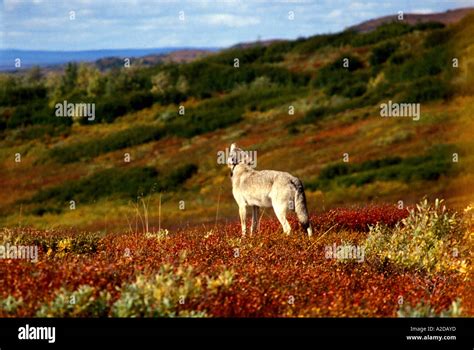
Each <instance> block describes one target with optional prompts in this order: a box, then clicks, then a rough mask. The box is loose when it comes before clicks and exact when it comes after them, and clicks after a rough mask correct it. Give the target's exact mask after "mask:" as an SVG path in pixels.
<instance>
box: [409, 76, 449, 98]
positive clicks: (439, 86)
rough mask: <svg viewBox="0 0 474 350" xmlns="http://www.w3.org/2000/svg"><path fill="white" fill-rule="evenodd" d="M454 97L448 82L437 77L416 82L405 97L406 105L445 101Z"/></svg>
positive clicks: (410, 86)
mask: <svg viewBox="0 0 474 350" xmlns="http://www.w3.org/2000/svg"><path fill="white" fill-rule="evenodd" d="M451 95H452V88H451V86H450V85H449V83H448V82H446V80H444V79H442V78H437V77H424V78H421V79H417V80H415V81H414V82H413V83H411V84H410V85H409V86H408V88H407V89H406V92H405V94H404V95H403V102H405V103H410V102H412V103H420V102H425V101H431V100H437V99H445V98H448V97H449V96H451Z"/></svg>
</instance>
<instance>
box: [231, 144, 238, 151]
mask: <svg viewBox="0 0 474 350" xmlns="http://www.w3.org/2000/svg"><path fill="white" fill-rule="evenodd" d="M236 147H237V145H236V144H235V143H233V144H231V145H230V151H231V152H232V151H233V150H234V149H235V148H236Z"/></svg>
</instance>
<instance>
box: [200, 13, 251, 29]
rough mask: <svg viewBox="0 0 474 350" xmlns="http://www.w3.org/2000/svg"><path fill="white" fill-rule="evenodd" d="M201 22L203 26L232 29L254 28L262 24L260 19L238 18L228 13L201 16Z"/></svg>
mask: <svg viewBox="0 0 474 350" xmlns="http://www.w3.org/2000/svg"><path fill="white" fill-rule="evenodd" d="M199 21H200V22H201V23H203V24H210V25H213V26H226V27H231V28H238V27H247V26H254V25H257V24H259V23H260V19H259V18H258V17H252V16H238V15H232V14H228V13H215V14H210V15H203V16H200V19H199Z"/></svg>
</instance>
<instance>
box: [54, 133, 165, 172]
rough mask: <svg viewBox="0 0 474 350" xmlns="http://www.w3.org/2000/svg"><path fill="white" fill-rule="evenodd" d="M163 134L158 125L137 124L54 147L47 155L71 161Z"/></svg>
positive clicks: (146, 140) (57, 159) (155, 137)
mask: <svg viewBox="0 0 474 350" xmlns="http://www.w3.org/2000/svg"><path fill="white" fill-rule="evenodd" d="M164 134H165V132H164V130H163V128H162V127H160V126H156V125H148V126H146V125H138V126H134V127H131V128H128V129H125V130H122V131H118V132H116V133H113V134H111V135H108V136H106V137H104V138H101V139H98V140H91V141H85V142H78V143H73V144H70V145H67V146H59V147H55V148H53V149H52V150H51V151H50V152H49V154H48V156H49V157H50V158H52V159H53V160H55V161H57V162H60V163H72V162H77V161H81V160H84V159H90V158H93V157H97V156H98V155H101V154H103V153H107V152H111V151H115V150H118V149H122V148H126V147H132V146H136V145H140V144H143V143H146V142H150V141H154V140H159V139H160V138H161V137H162V136H163V135H164Z"/></svg>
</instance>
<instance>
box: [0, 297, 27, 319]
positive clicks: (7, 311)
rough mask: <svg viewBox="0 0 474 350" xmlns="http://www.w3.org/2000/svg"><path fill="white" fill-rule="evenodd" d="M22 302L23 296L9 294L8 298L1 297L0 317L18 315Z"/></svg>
mask: <svg viewBox="0 0 474 350" xmlns="http://www.w3.org/2000/svg"><path fill="white" fill-rule="evenodd" d="M22 304H23V299H22V298H19V299H17V298H15V297H14V296H12V295H9V296H7V297H6V298H0V317H9V316H14V315H16V314H17V312H18V310H19V308H20V307H21V305H22Z"/></svg>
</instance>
